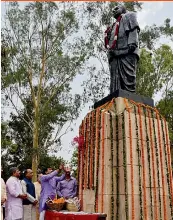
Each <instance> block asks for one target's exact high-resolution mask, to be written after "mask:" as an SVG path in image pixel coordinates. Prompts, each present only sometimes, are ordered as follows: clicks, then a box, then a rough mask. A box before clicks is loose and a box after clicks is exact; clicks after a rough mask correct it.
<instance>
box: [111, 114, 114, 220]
mask: <svg viewBox="0 0 173 220" xmlns="http://www.w3.org/2000/svg"><path fill="white" fill-rule="evenodd" d="M110 138H111V171H112V179H111V193H112V196H111V219H112V220H113V219H114V183H113V182H114V181H113V175H114V173H113V160H114V158H113V156H114V155H113V151H114V142H113V125H112V113H111V112H110Z"/></svg>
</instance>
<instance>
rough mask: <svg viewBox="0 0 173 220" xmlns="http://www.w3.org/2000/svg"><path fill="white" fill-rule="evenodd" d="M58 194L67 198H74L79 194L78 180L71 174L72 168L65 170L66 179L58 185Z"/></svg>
mask: <svg viewBox="0 0 173 220" xmlns="http://www.w3.org/2000/svg"><path fill="white" fill-rule="evenodd" d="M57 194H58V196H59V197H64V198H65V199H69V198H74V197H75V196H76V195H77V181H76V179H75V178H74V177H72V176H71V172H70V169H67V170H66V172H65V179H64V180H62V181H60V182H59V183H58V186H57Z"/></svg>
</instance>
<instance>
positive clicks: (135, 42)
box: [128, 28, 139, 47]
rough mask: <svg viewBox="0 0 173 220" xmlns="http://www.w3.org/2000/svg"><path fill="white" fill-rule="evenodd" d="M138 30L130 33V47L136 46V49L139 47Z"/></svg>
mask: <svg viewBox="0 0 173 220" xmlns="http://www.w3.org/2000/svg"><path fill="white" fill-rule="evenodd" d="M138 32H139V31H138V29H137V28H135V29H134V30H132V31H129V33H128V45H131V44H133V45H135V46H136V47H137V46H138V42H139V34H138Z"/></svg>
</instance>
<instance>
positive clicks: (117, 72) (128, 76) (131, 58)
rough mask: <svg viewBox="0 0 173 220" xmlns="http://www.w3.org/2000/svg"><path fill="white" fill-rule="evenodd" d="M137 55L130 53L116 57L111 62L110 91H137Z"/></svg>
mask: <svg viewBox="0 0 173 220" xmlns="http://www.w3.org/2000/svg"><path fill="white" fill-rule="evenodd" d="M136 68H137V56H136V55H135V54H128V55H125V56H121V57H114V58H113V60H112V62H111V63H110V74H111V83H110V93H113V92H115V91H116V90H117V89H123V90H126V91H129V92H135V84H136Z"/></svg>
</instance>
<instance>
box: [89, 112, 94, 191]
mask: <svg viewBox="0 0 173 220" xmlns="http://www.w3.org/2000/svg"><path fill="white" fill-rule="evenodd" d="M91 115H92V117H91V119H90V120H92V123H91V124H92V130H91V134H90V139H91V147H90V150H91V152H90V185H89V186H90V187H89V188H90V189H92V182H93V180H92V177H93V170H92V167H93V133H94V132H93V130H94V126H93V120H94V111H92V112H91Z"/></svg>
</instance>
